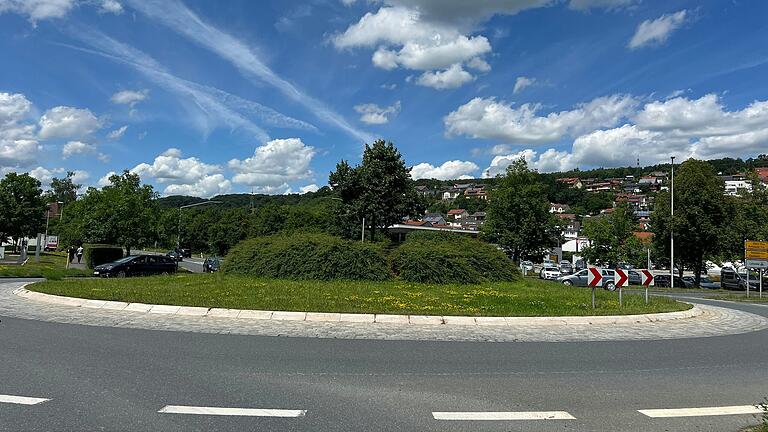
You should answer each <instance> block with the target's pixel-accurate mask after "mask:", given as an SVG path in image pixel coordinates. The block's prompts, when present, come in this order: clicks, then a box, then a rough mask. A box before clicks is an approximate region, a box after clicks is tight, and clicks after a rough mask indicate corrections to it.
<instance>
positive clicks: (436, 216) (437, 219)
mask: <svg viewBox="0 0 768 432" xmlns="http://www.w3.org/2000/svg"><path fill="white" fill-rule="evenodd" d="M422 220H423V221H424V222H429V223H431V224H433V225H446V222H445V218H444V217H443V215H442V214H440V213H427V214H425V215H424V217H423V218H422Z"/></svg>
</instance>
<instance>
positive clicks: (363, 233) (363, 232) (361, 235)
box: [360, 216, 365, 243]
mask: <svg viewBox="0 0 768 432" xmlns="http://www.w3.org/2000/svg"><path fill="white" fill-rule="evenodd" d="M360 241H361V242H363V243H365V216H363V229H362V230H361V232H360Z"/></svg>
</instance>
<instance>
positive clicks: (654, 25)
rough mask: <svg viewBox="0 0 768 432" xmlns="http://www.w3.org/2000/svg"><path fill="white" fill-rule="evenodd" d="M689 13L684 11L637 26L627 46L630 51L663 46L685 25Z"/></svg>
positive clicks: (665, 15) (646, 21)
mask: <svg viewBox="0 0 768 432" xmlns="http://www.w3.org/2000/svg"><path fill="white" fill-rule="evenodd" d="M687 15H688V12H687V11H686V10H685V9H683V10H681V11H678V12H675V13H673V14H664V15H662V16H660V17H659V18H656V19H655V20H645V21H643V22H642V23H640V25H639V26H637V30H636V31H635V34H634V36H632V39H630V40H629V44H628V45H627V46H628V47H629V48H630V49H637V48H642V47H645V46H650V45H661V44H663V43H664V42H666V41H667V39H669V36H670V35H671V34H672V32H674V31H675V30H677V29H678V28H680V27H681V26H682V25H683V23H685V19H686V16H687Z"/></svg>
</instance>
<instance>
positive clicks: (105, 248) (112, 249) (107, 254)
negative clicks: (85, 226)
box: [83, 244, 123, 269]
mask: <svg viewBox="0 0 768 432" xmlns="http://www.w3.org/2000/svg"><path fill="white" fill-rule="evenodd" d="M122 257H123V248H122V247H120V246H112V245H106V244H84V245H83V259H84V260H85V265H86V266H87V267H88V268H91V269H92V268H94V267H96V266H97V265H101V264H106V263H111V262H112V261H117V260H119V259H120V258H122Z"/></svg>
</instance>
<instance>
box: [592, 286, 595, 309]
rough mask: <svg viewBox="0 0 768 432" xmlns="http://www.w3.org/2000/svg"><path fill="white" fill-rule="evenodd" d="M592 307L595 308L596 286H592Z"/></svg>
mask: <svg viewBox="0 0 768 432" xmlns="http://www.w3.org/2000/svg"><path fill="white" fill-rule="evenodd" d="M592 309H593V310H594V309H595V287H592Z"/></svg>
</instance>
